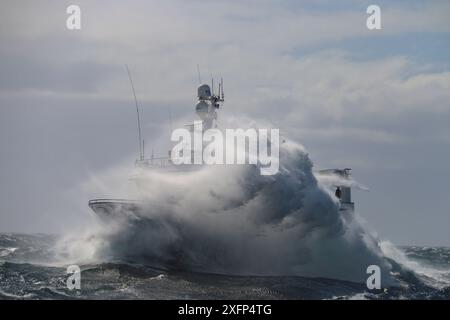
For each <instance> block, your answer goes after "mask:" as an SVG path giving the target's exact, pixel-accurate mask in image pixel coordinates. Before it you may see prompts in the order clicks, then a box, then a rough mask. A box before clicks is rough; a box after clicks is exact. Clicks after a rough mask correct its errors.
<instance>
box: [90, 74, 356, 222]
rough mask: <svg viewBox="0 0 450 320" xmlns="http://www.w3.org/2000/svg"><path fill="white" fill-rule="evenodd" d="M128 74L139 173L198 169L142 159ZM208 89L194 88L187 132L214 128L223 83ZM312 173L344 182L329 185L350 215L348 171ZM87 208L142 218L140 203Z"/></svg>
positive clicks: (99, 203)
mask: <svg viewBox="0 0 450 320" xmlns="http://www.w3.org/2000/svg"><path fill="white" fill-rule="evenodd" d="M127 71H128V68H127ZM128 75H129V77H130V82H131V85H132V88H133V95H134V98H135V105H136V111H137V117H138V129H139V157H138V159H137V160H136V162H135V165H136V167H137V168H139V169H142V170H152V169H156V170H159V171H161V170H162V171H163V172H165V173H170V172H184V171H191V170H196V169H198V168H199V167H201V165H179V164H178V165H175V164H174V163H173V162H172V160H171V154H170V151H168V153H167V156H163V157H154V156H153V152H152V155H151V157H150V158H146V157H145V151H144V150H145V149H144V143H143V140H142V139H141V129H140V128H141V127H140V118H139V105H138V102H137V99H136V95H135V92H134V87H133V83H132V80H131V75H130V73H129V71H128ZM211 88H214V84H213V83H212V86H211V87H210V86H209V85H208V84H202V85H200V86H199V87H198V89H197V103H196V105H195V113H196V114H197V116H198V118H199V121H197V122H194V124H190V125H187V127H188V128H189V129H190V130H191V131H193V130H194V127H195V126H196V125H201V126H202V129H203V130H208V129H210V128H216V127H217V116H218V113H217V111H218V109H219V108H220V104H221V103H223V102H224V100H225V97H224V91H223V80H222V79H221V81H220V82H219V85H218V93H217V94H215V93H214V90H212V89H211ZM192 156H193V155H192ZM316 174H318V175H328V176H329V175H333V176H337V177H338V178H339V179H340V180H341V181H343V182H344V183H340V184H337V185H334V186H333V187H334V188H335V196H336V197H337V198H338V199H339V202H340V211H341V212H342V213H343V214H348V213H353V211H354V203H353V202H352V199H351V187H350V184H349V183H346V182H347V181H349V180H350V169H349V168H345V169H327V170H320V171H318V172H316ZM135 180H136V181H137V180H139V177H135ZM89 207H90V208H91V209H92V210H93V211H94V212H95V213H96V214H97V215H98V216H99V217H100V218H102V219H115V218H118V217H120V218H126V219H130V220H140V219H141V217H142V214H141V211H142V210H143V207H144V204H143V203H142V202H141V201H138V200H129V199H93V200H90V201H89Z"/></svg>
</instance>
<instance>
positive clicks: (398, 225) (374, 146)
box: [0, 0, 450, 245]
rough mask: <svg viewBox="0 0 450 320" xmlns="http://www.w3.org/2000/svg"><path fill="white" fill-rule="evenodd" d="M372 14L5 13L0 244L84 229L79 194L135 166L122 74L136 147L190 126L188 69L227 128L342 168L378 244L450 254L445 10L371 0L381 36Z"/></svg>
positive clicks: (327, 8) (53, 5)
mask: <svg viewBox="0 0 450 320" xmlns="http://www.w3.org/2000/svg"><path fill="white" fill-rule="evenodd" d="M372 2H373V1H371V2H368V1H346V3H345V4H339V5H338V4H336V1H325V0H322V1H268V0H263V1H260V0H258V1H256V0H255V1H185V0H183V1H182V0H177V1H127V2H124V1H75V2H73V1H3V2H2V4H1V10H0V41H1V47H0V152H1V166H0V179H1V184H0V231H20V232H61V230H66V229H67V228H71V226H74V225H79V224H82V223H86V222H88V223H91V221H92V217H91V215H90V213H89V208H87V201H88V200H89V198H84V197H83V196H80V194H79V193H78V192H77V190H78V188H79V186H80V185H82V184H83V183H84V182H85V181H87V180H88V178H89V177H90V176H91V175H93V174H95V173H97V172H99V171H101V170H107V169H108V168H110V167H111V166H114V165H117V164H122V163H129V164H130V168H132V166H133V157H134V156H135V155H136V128H135V114H134V109H133V102H132V100H131V96H130V88H129V83H128V79H127V76H126V72H125V69H124V64H125V63H127V64H128V65H129V66H130V69H131V71H132V73H133V77H134V82H135V86H136V91H137V94H138V97H139V100H140V101H141V104H142V109H143V115H144V117H143V119H144V120H143V122H144V135H145V140H146V141H147V145H149V144H151V141H152V140H158V139H159V138H161V136H163V138H164V135H167V136H168V128H169V109H170V112H171V113H172V116H173V118H174V122H175V123H177V122H181V121H183V120H184V119H185V118H186V117H188V116H192V118H193V117H194V115H193V113H192V111H193V106H194V103H195V94H196V86H197V84H198V83H197V71H196V66H197V64H200V66H201V70H202V75H203V78H204V80H206V79H209V77H210V75H211V73H212V74H214V75H215V76H217V77H219V76H223V78H224V79H225V90H226V99H227V101H226V104H225V106H224V108H223V110H222V112H223V113H224V114H227V115H229V116H240V115H245V116H247V117H254V118H257V119H261V120H265V121H271V122H272V123H273V124H274V125H275V126H276V127H279V128H280V129H281V131H282V132H283V134H285V135H287V136H289V137H290V138H292V139H294V140H297V141H299V142H300V143H302V144H303V145H305V147H306V148H307V149H308V151H309V153H310V156H311V157H312V159H313V160H314V162H315V165H316V167H317V168H327V167H335V166H338V167H351V168H353V170H354V177H355V178H356V179H357V180H358V181H360V182H361V183H362V184H364V185H367V186H368V187H369V188H370V192H362V191H361V192H358V191H355V193H354V197H355V201H356V206H357V210H358V212H359V213H360V214H361V215H362V216H363V217H364V218H365V219H366V220H367V221H368V224H369V225H370V226H371V227H372V228H373V229H374V230H376V231H377V232H378V233H379V234H380V235H381V236H382V237H383V238H387V239H390V240H392V241H394V242H396V243H397V244H423V245H450V233H449V232H448V229H449V226H450V197H449V192H448V191H449V186H448V184H449V178H450V168H449V166H448V163H450V125H449V124H450V59H449V57H450V19H448V14H449V12H450V3H449V2H448V1H401V0H398V1H375V3H376V4H379V5H380V6H381V10H382V26H383V29H382V30H377V31H369V30H367V28H366V26H365V21H366V17H367V15H366V13H365V12H366V8H367V6H368V5H369V4H372ZM70 4H78V5H79V6H80V7H81V10H82V29H81V30H79V31H69V30H67V29H66V25H65V20H66V18H67V14H66V13H65V11H66V8H67V6H68V5H70ZM164 139H166V138H164ZM164 139H163V140H164ZM155 143H156V142H155ZM158 146H160V145H155V150H156V147H158ZM149 148H150V146H149ZM96 196H98V195H92V198H94V197H96Z"/></svg>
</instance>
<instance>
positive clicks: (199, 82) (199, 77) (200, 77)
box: [197, 63, 202, 84]
mask: <svg viewBox="0 0 450 320" xmlns="http://www.w3.org/2000/svg"><path fill="white" fill-rule="evenodd" d="M197 74H198V84H202V76H201V75H200V65H199V64H198V63H197Z"/></svg>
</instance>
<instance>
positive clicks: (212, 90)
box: [211, 73, 214, 95]
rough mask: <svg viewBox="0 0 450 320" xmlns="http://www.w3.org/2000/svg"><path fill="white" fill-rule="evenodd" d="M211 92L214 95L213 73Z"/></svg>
mask: <svg viewBox="0 0 450 320" xmlns="http://www.w3.org/2000/svg"><path fill="white" fill-rule="evenodd" d="M211 93H212V95H214V77H213V75H212V73H211Z"/></svg>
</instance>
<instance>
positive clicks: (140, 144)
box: [125, 65, 144, 161]
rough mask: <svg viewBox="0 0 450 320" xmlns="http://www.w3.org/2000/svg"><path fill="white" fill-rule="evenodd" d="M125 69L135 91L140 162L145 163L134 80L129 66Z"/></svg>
mask: <svg viewBox="0 0 450 320" xmlns="http://www.w3.org/2000/svg"><path fill="white" fill-rule="evenodd" d="M125 68H126V69H127V73H128V78H129V79H130V84H131V90H132V91H133V97H134V104H135V105H136V114H137V125H138V140H139V160H140V161H143V160H144V152H143V148H144V142H143V141H142V137H141V119H140V116H139V104H138V101H137V98H136V92H135V91H134V85H133V80H132V79H131V73H130V70H129V69H128V65H125Z"/></svg>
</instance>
